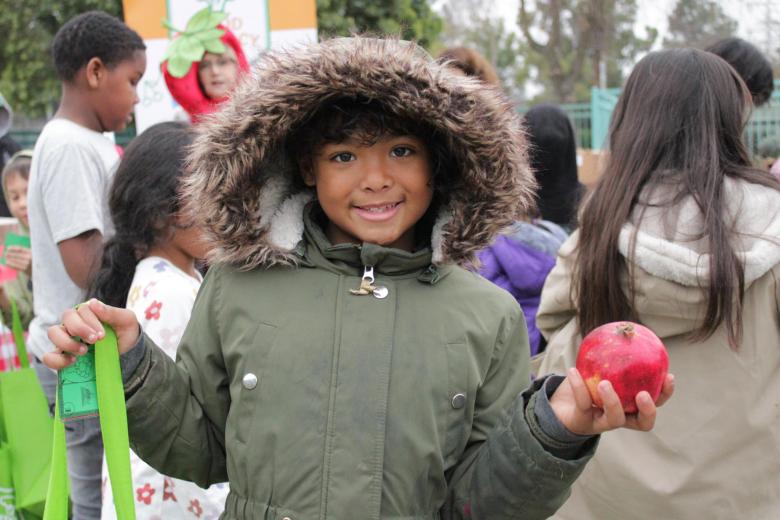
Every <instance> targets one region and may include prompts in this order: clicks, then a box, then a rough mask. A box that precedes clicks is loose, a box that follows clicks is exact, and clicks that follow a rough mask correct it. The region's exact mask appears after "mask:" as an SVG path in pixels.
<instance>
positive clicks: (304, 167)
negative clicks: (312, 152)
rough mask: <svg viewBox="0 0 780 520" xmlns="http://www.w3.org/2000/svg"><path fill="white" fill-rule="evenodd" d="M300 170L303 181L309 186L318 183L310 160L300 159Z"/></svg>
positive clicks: (311, 186)
mask: <svg viewBox="0 0 780 520" xmlns="http://www.w3.org/2000/svg"><path fill="white" fill-rule="evenodd" d="M298 170H299V171H300V172H301V177H302V178H303V183H304V184H305V185H306V186H308V187H309V188H313V187H314V186H316V185H317V179H316V177H315V176H314V168H312V166H311V164H310V163H309V161H300V162H299V163H298Z"/></svg>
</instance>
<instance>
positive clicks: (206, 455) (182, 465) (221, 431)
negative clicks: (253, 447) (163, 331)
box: [125, 273, 230, 487]
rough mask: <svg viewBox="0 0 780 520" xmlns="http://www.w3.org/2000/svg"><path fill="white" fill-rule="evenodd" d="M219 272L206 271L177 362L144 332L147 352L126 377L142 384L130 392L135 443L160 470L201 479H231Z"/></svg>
mask: <svg viewBox="0 0 780 520" xmlns="http://www.w3.org/2000/svg"><path fill="white" fill-rule="evenodd" d="M210 274H216V273H210ZM215 278H217V277H216V276H208V277H206V281H205V282H204V283H203V285H202V286H201V289H200V292H199V293H198V298H197V299H196V301H195V306H194V308H193V312H192V316H193V317H197V318H196V319H193V320H191V321H190V323H189V325H188V327H187V330H186V332H185V333H184V337H183V338H182V341H181V344H180V347H179V350H178V357H177V360H176V363H174V362H173V361H172V360H171V359H170V357H168V355H166V354H165V353H164V352H163V351H162V350H161V349H159V348H158V347H157V346H155V345H154V344H153V343H152V341H151V340H149V339H148V338H146V339H145V346H146V353H145V354H144V358H143V359H142V360H141V362H140V363H139V365H138V368H137V369H136V370H135V373H134V374H133V375H132V376H131V378H130V380H129V381H128V382H127V384H126V385H125V388H126V389H129V388H134V387H137V390H135V391H132V390H131V394H130V396H129V397H128V398H127V419H128V421H127V422H128V427H129V433H130V444H131V447H132V448H133V451H135V452H136V453H137V454H138V455H139V456H140V457H141V458H142V459H143V460H144V461H145V462H147V463H148V464H149V465H150V466H152V467H153V468H154V469H156V470H157V471H159V472H161V473H163V474H165V475H169V476H172V477H176V478H182V479H185V480H190V481H193V482H195V483H196V484H198V485H200V486H201V487H207V486H208V485H210V484H212V483H216V482H224V481H226V480H227V470H226V460H225V423H226V421H227V413H228V410H229V409H230V396H229V390H228V384H227V375H226V372H225V367H224V364H223V360H222V355H221V351H220V346H219V345H220V344H219V333H218V329H217V327H218V324H217V312H216V310H215V309H216V308H218V306H219V305H220V303H219V302H220V299H219V298H220V295H219V294H218V290H217V285H218V283H216V282H217V280H215ZM194 358H197V359H198V362H197V363H195V362H194ZM140 381H142V382H143V384H141V385H139V384H138V383H139V382H140ZM162 417H164V419H163V420H161V418H162Z"/></svg>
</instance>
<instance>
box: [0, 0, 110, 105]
mask: <svg viewBox="0 0 780 520" xmlns="http://www.w3.org/2000/svg"><path fill="white" fill-rule="evenodd" d="M92 9H101V10H103V11H106V12H107V13H109V14H112V15H115V16H120V17H121V15H122V2H121V0H0V34H2V39H0V42H1V43H0V91H2V93H3V95H4V96H5V97H6V98H7V99H8V102H9V103H10V104H11V106H12V107H14V110H16V111H17V112H21V113H24V114H25V115H27V116H31V117H32V116H41V115H45V114H50V113H51V111H52V110H53V108H55V106H56V103H57V100H58V99H59V96H60V85H59V82H58V80H57V76H56V74H55V72H54V68H53V65H52V63H51V57H50V55H49V46H50V45H51V40H52V38H53V37H54V34H55V33H56V32H57V30H58V29H59V28H60V27H61V26H62V25H63V24H64V23H65V22H66V21H68V20H69V19H70V18H72V17H73V16H75V15H77V14H79V13H83V12H84V11H89V10H92Z"/></svg>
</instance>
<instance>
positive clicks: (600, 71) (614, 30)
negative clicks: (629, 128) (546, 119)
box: [518, 0, 658, 103]
mask: <svg viewBox="0 0 780 520" xmlns="http://www.w3.org/2000/svg"><path fill="white" fill-rule="evenodd" d="M636 11H637V5H636V0H536V1H535V2H533V3H531V2H530V1H529V0H520V11H519V14H518V25H519V27H520V30H521V33H522V36H523V38H522V42H521V43H522V45H521V49H520V51H521V53H522V54H523V55H524V56H525V57H526V67H528V69H529V71H530V75H531V77H532V78H533V79H534V80H535V81H536V82H538V83H539V84H540V85H541V86H542V87H543V92H542V94H540V95H539V96H537V97H536V98H535V100H534V101H542V100H553V101H556V102H559V103H568V102H575V101H583V100H587V99H589V96H590V87H591V86H607V87H617V86H620V85H621V84H622V82H623V74H624V71H625V70H627V69H629V68H630V67H631V65H633V63H634V61H635V60H636V57H637V55H638V54H640V53H642V52H645V51H647V50H649V49H650V47H651V46H652V44H653V42H654V41H655V39H656V37H657V35H658V33H657V31H656V30H655V29H653V28H650V27H645V33H646V36H645V37H644V38H643V37H639V36H637V34H636V33H635V31H634V25H635V22H636Z"/></svg>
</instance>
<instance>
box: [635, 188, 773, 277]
mask: <svg viewBox="0 0 780 520" xmlns="http://www.w3.org/2000/svg"><path fill="white" fill-rule="evenodd" d="M724 188H725V191H726V200H727V201H728V203H727V208H726V217H727V220H728V222H729V225H730V227H731V228H732V229H733V232H734V235H735V237H736V238H735V239H734V241H733V244H732V247H734V249H735V251H736V253H737V256H738V257H739V259H740V260H741V261H742V262H743V265H744V268H745V284H746V285H750V284H751V283H752V282H754V281H756V280H757V279H759V278H760V277H762V276H763V275H764V274H766V273H767V272H768V271H769V270H770V269H772V268H773V267H774V266H775V265H777V264H778V263H779V262H780V194H779V193H778V192H777V191H776V190H773V189H771V188H767V187H765V186H760V185H757V184H750V183H747V182H744V181H737V180H733V179H729V178H727V179H726V180H725V186H724ZM672 197H673V193H670V192H669V190H668V189H664V188H663V187H662V188H661V189H657V191H656V192H654V193H652V194H649V195H647V196H646V197H645V198H644V200H647V201H648V202H647V204H646V205H647V207H646V209H645V214H644V216H643V218H642V221H641V223H639V224H637V219H638V214H639V211H640V210H641V207H640V208H637V210H635V213H634V218H632V221H630V222H628V223H626V224H625V225H624V226H623V229H622V230H621V232H620V237H619V249H620V253H621V254H622V255H623V256H625V257H629V256H630V257H631V258H632V261H633V263H635V264H636V265H638V266H639V267H641V268H642V269H644V270H645V271H647V272H649V273H650V274H652V275H654V276H657V277H659V278H662V279H664V280H669V281H672V282H676V283H678V284H681V285H685V286H690V287H698V286H703V285H706V284H707V282H708V280H709V264H710V260H711V257H712V255H711V254H710V251H709V250H708V244H707V241H706V239H704V238H703V237H701V236H700V232H699V230H701V229H702V215H701V212H700V211H699V210H698V207H697V206H696V204H695V203H694V201H693V200H692V199H691V198H690V197H689V198H687V199H684V200H682V201H680V202H679V203H678V204H676V205H675V206H674V207H671V208H670V207H668V205H666V204H664V201H668V200H671V199H672ZM632 241H635V251H634V254H633V255H630V254H629V252H630V251H631V246H632Z"/></svg>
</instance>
